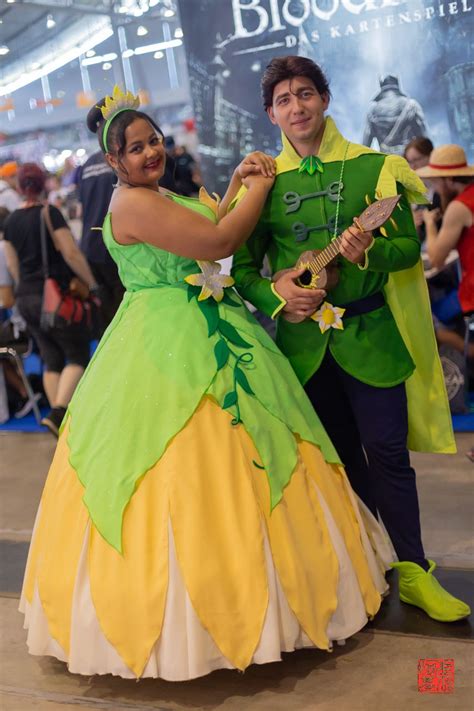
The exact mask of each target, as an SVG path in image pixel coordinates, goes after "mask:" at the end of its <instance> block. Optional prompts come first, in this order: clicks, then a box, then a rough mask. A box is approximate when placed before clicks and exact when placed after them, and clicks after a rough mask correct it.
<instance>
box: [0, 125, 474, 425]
mask: <svg viewBox="0 0 474 711" xmlns="http://www.w3.org/2000/svg"><path fill="white" fill-rule="evenodd" d="M165 146H166V150H167V156H168V159H167V168H166V173H165V175H164V178H163V179H162V181H161V182H162V185H163V187H165V188H168V189H170V190H172V191H174V192H176V193H178V194H181V195H186V196H195V195H197V193H198V190H199V187H200V185H201V183H202V181H201V175H200V171H199V164H198V162H197V160H196V158H195V157H193V156H192V155H191V154H190V153H189V152H188V150H187V149H186V147H184V146H177V145H176V144H175V141H174V139H173V138H172V137H167V138H166V140H165ZM404 156H405V158H406V160H407V161H408V163H409V165H410V167H411V168H412V169H413V170H416V171H417V172H418V173H419V175H420V177H422V178H423V180H424V181H425V184H426V187H427V192H428V196H429V199H430V204H429V205H428V206H427V207H425V206H423V207H420V206H413V218H414V221H415V225H416V228H417V232H418V235H419V238H420V241H421V242H422V254H423V262H424V266H425V275H426V278H427V283H428V288H429V292H430V298H431V303H432V312H433V322H434V326H435V332H436V337H437V341H438V344H439V348H440V353H441V355H442V360H443V365H444V366H445V375H446V378H447V381H449V379H450V378H452V373H453V367H454V368H455V371H456V373H459V374H460V378H461V380H463V383H462V386H461V387H460V386H459V377H455V381H456V382H455V383H454V385H455V387H454V386H452V383H450V382H447V386H448V394H449V396H450V402H451V408H452V411H453V412H466V411H467V410H468V408H469V403H468V390H469V380H470V378H471V377H472V375H473V373H472V372H471V365H472V362H473V358H474V344H471V343H470V342H469V334H470V326H471V321H472V314H473V313H474V247H473V245H474V239H473V238H474V228H473V227H472V222H473V220H472V215H473V214H474V168H473V167H472V166H468V165H467V161H466V156H465V153H464V151H463V149H462V148H461V147H460V146H442V147H438V148H436V147H434V146H433V144H432V142H431V141H430V139H429V138H427V137H418V138H415V139H413V140H412V141H410V142H409V143H408V144H407V145H406V146H405V149H404ZM453 166H454V167H453ZM114 182H115V179H114V174H113V172H112V170H111V168H110V167H109V166H108V164H107V163H106V162H105V159H104V157H103V155H102V153H101V152H100V151H98V152H96V153H93V154H92V155H90V156H89V157H88V158H87V159H86V160H85V162H82V163H81V164H76V163H75V162H74V159H73V158H67V159H66V161H65V163H64V165H63V167H62V169H61V170H60V171H58V173H48V172H46V171H45V170H44V168H43V167H42V166H39V165H36V164H34V163H25V164H23V165H19V164H17V163H16V162H13V161H10V162H7V163H4V164H3V165H1V166H0V237H1V238H2V239H0V317H1V331H0V366H1V368H0V423H1V422H5V421H7V420H8V419H9V418H10V417H15V418H22V417H25V416H26V415H28V413H30V412H31V410H32V409H33V410H35V412H36V413H37V412H38V409H37V408H38V405H39V406H43V407H44V408H49V411H48V412H47V413H46V414H44V415H43V417H42V423H43V424H45V425H46V426H47V427H48V428H49V429H50V431H51V432H53V433H54V434H55V435H57V434H58V430H59V425H60V422H61V420H62V418H63V415H64V412H65V409H66V408H67V405H68V403H69V401H70V399H71V397H72V394H73V392H74V389H75V387H76V385H77V383H78V382H79V380H80V378H81V376H82V374H83V372H84V369H85V367H86V366H87V363H88V361H89V358H90V354H91V352H92V351H93V349H94V347H95V344H96V343H97V340H98V339H100V337H101V336H102V334H103V332H104V330H105V329H106V327H107V325H108V324H109V323H110V321H111V320H112V318H113V317H114V314H115V312H116V310H117V308H118V306H119V304H120V301H121V299H122V296H123V293H124V289H123V286H122V283H121V281H120V277H119V274H118V271H117V267H116V265H115V262H114V261H113V260H112V258H111V257H110V255H109V254H108V252H107V250H106V248H105V245H104V243H103V240H102V237H101V229H100V228H101V225H102V222H103V220H104V218H105V215H106V213H107V210H108V205H109V202H110V199H111V196H112V192H113V189H114ZM45 207H46V208H47V209H46V210H45ZM45 213H46V214H45ZM42 230H43V234H44V235H45V239H46V245H47V249H46V252H47V254H46V257H47V263H48V268H49V272H50V275H51V276H54V278H55V279H56V281H57V282H58V284H59V285H60V286H61V288H62V289H63V290H65V291H67V290H68V289H71V288H72V291H73V292H74V293H75V294H76V296H78V297H80V298H83V299H84V300H89V301H90V303H93V306H94V310H95V312H96V318H94V319H93V320H92V321H91V322H90V323H87V324H84V323H81V324H71V325H65V326H64V325H63V326H62V327H54V328H51V327H50V326H49V327H45V325H44V324H42V322H41V308H42V299H43V288H44V282H45V276H46V275H45V266H44V254H43V252H42V247H41V241H42V238H41V233H42ZM43 251H44V250H43ZM92 297H93V301H91V298H92ZM91 344H92V345H91ZM31 351H34V352H36V353H37V354H38V355H39V358H40V361H41V368H42V378H39V377H37V376H30V377H29V378H26V376H25V374H24V372H23V371H22V369H21V367H20V366H19V360H18V355H19V356H20V357H24V356H25V355H28V354H29V353H30V352H31ZM43 412H44V411H43Z"/></svg>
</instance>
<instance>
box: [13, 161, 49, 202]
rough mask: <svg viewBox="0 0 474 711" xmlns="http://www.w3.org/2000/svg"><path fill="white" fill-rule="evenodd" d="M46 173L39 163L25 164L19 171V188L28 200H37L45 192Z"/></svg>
mask: <svg viewBox="0 0 474 711" xmlns="http://www.w3.org/2000/svg"><path fill="white" fill-rule="evenodd" d="M45 182H46V173H45V172H44V170H43V169H42V168H41V167H40V166H39V165H38V164H37V163H23V165H22V166H21V167H20V169H19V171H18V187H19V188H20V192H22V193H23V195H24V196H25V197H27V198H36V197H38V195H41V193H42V192H43V190H44V185H45Z"/></svg>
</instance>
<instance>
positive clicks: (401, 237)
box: [361, 183, 421, 272]
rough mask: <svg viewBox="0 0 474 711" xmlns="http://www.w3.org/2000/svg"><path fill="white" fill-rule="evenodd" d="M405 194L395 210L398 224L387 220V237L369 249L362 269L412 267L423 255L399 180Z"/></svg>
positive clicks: (387, 270) (400, 189)
mask: <svg viewBox="0 0 474 711" xmlns="http://www.w3.org/2000/svg"><path fill="white" fill-rule="evenodd" d="M397 189H398V191H399V192H401V193H402V199H401V200H400V203H399V204H400V209H398V207H397V208H396V209H395V211H394V213H393V219H394V221H395V223H396V227H395V226H394V225H393V224H391V223H390V221H388V222H387V223H386V224H385V225H384V229H385V231H386V232H387V235H388V236H387V237H383V236H381V235H380V236H378V237H376V238H375V240H374V242H373V244H372V246H371V247H370V248H369V249H368V250H367V251H366V258H365V264H364V265H363V266H361V269H363V270H365V269H367V270H368V271H369V272H399V271H401V270H402V269H409V268H410V267H413V266H414V265H415V264H416V263H417V261H418V259H419V258H420V248H421V245H420V240H419V239H418V235H417V233H416V229H415V225H414V223H413V216H412V213H411V208H410V205H409V203H408V201H407V199H406V197H405V195H403V187H402V186H401V185H400V184H399V183H397Z"/></svg>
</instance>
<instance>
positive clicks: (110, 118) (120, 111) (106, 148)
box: [102, 106, 136, 153]
mask: <svg viewBox="0 0 474 711" xmlns="http://www.w3.org/2000/svg"><path fill="white" fill-rule="evenodd" d="M123 111H136V109H134V108H132V107H131V106H125V107H124V108H123V109H119V110H118V111H116V112H115V113H114V114H112V116H110V117H109V118H108V119H107V121H106V122H105V126H104V130H103V131H102V143H103V145H104V148H105V152H106V153H108V152H109V149H108V146H107V134H108V132H109V128H110V124H111V123H112V121H113V120H114V118H115V117H116V116H118V115H119V114H121V113H122V112H123Z"/></svg>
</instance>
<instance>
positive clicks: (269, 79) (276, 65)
mask: <svg viewBox="0 0 474 711" xmlns="http://www.w3.org/2000/svg"><path fill="white" fill-rule="evenodd" d="M296 77H306V79H311V81H312V82H313V84H314V86H315V87H316V89H317V91H318V93H319V94H321V95H323V94H328V95H329V96H331V92H330V91H329V83H328V80H327V79H326V77H325V76H324V72H323V70H322V69H321V67H319V66H318V65H317V64H315V62H313V61H312V60H311V59H307V57H297V56H295V55H289V56H288V57H274V58H273V59H272V61H271V62H270V64H269V65H268V66H267V68H266V69H265V71H264V73H263V77H262V82H261V88H262V99H263V106H264V107H265V109H268V107H269V106H271V105H272V103H273V90H274V89H275V87H276V85H277V84H279V83H280V82H281V81H285V79H295V78H296Z"/></svg>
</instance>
